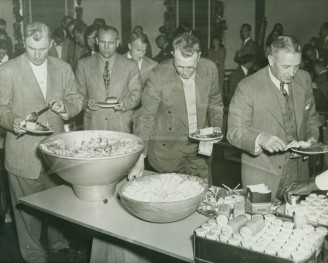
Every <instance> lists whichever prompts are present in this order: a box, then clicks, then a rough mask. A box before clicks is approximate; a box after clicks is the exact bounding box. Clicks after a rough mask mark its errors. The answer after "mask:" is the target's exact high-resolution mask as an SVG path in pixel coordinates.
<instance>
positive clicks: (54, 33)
mask: <svg viewBox="0 0 328 263" xmlns="http://www.w3.org/2000/svg"><path fill="white" fill-rule="evenodd" d="M52 36H53V37H56V38H64V37H65V34H64V31H63V29H62V28H61V27H57V28H56V29H55V30H54V31H52Z"/></svg>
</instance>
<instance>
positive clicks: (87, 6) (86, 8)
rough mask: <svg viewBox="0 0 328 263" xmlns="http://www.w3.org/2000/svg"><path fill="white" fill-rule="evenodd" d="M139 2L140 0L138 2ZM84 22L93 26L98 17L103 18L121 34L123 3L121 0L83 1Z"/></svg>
mask: <svg viewBox="0 0 328 263" xmlns="http://www.w3.org/2000/svg"><path fill="white" fill-rule="evenodd" d="M138 1H139V0H138ZM82 8H83V20H84V22H85V23H86V24H87V25H90V24H92V22H93V20H94V19H95V18H96V17H102V18H104V19H105V20H106V23H107V24H108V25H112V26H114V27H116V28H117V30H118V32H121V1H120V0H110V1H109V0H97V1H94V0H82Z"/></svg>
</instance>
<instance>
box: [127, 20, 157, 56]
mask: <svg viewBox="0 0 328 263" xmlns="http://www.w3.org/2000/svg"><path fill="white" fill-rule="evenodd" d="M132 33H144V31H143V27H142V26H139V25H138V26H135V27H134V28H133V30H132ZM147 41H148V38H147ZM145 56H147V57H149V58H152V57H153V52H152V48H151V44H150V42H149V41H148V43H147V49H146V54H145Z"/></svg>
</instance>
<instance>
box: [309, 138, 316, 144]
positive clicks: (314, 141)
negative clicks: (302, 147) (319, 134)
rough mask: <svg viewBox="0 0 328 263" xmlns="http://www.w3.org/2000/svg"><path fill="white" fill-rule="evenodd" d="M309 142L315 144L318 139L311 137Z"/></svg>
mask: <svg viewBox="0 0 328 263" xmlns="http://www.w3.org/2000/svg"><path fill="white" fill-rule="evenodd" d="M307 142H309V143H311V144H314V143H316V142H317V140H316V139H314V138H313V137H311V138H310V139H308V140H307Z"/></svg>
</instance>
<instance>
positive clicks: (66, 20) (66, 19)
mask: <svg viewBox="0 0 328 263" xmlns="http://www.w3.org/2000/svg"><path fill="white" fill-rule="evenodd" d="M72 20H73V17H71V16H64V17H63V19H62V21H61V29H62V31H63V33H64V36H65V37H66V35H67V27H68V24H69V23H70V22H71V21H72Z"/></svg>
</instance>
